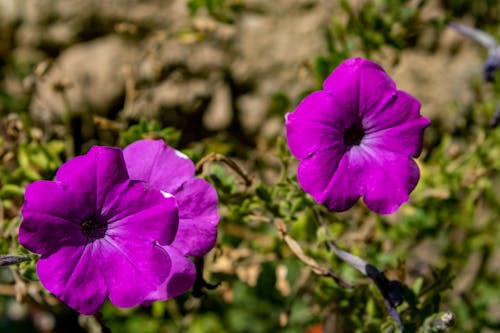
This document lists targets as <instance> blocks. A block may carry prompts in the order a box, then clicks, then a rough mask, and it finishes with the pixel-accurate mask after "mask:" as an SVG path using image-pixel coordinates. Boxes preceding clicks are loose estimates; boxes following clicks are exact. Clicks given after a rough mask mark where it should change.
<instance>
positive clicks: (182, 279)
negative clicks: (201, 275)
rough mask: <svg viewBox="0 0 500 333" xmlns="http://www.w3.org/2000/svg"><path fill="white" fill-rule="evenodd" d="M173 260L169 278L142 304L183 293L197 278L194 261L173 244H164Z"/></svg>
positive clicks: (145, 304)
mask: <svg viewBox="0 0 500 333" xmlns="http://www.w3.org/2000/svg"><path fill="white" fill-rule="evenodd" d="M163 249H164V250H165V251H166V252H167V253H168V254H169V256H170V260H171V267H170V273H169V275H168V277H167V279H166V280H165V281H164V282H163V283H162V284H161V285H160V287H158V289H156V290H155V291H154V292H152V293H151V294H149V295H148V296H147V297H146V299H145V300H144V301H143V302H142V305H144V306H147V305H150V304H151V303H152V302H154V301H164V300H167V299H169V298H172V297H175V296H178V295H181V294H183V293H185V292H186V291H188V290H189V289H190V288H191V287H192V286H193V285H194V282H195V280H196V267H195V265H194V263H193V262H192V261H191V260H190V259H189V258H187V257H186V256H184V254H182V253H181V252H180V251H179V250H178V249H176V248H175V247H172V246H163Z"/></svg>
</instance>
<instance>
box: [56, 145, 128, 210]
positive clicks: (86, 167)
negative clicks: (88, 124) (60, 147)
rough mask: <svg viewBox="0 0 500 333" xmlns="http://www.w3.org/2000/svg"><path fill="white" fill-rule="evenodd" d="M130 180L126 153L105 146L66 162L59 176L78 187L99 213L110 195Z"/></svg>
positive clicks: (93, 148) (76, 189)
mask: <svg viewBox="0 0 500 333" xmlns="http://www.w3.org/2000/svg"><path fill="white" fill-rule="evenodd" d="M127 179H128V173H127V169H126V167H125V163H124V160H123V154H122V151H121V150H120V149H119V148H113V147H104V146H93V147H92V148H90V150H89V152H88V153H87V154H85V155H81V156H77V157H75V158H73V159H71V160H69V161H68V162H66V163H64V164H63V165H62V166H61V167H60V168H59V170H58V171H57V174H56V180H58V181H60V182H62V183H64V184H66V185H67V186H70V187H72V188H75V191H78V193H79V195H81V196H85V197H86V200H88V205H92V206H94V207H95V208H96V210H97V211H100V210H101V207H102V204H103V201H104V200H105V198H106V195H107V192H108V191H109V190H110V189H112V188H113V187H114V186H116V185H118V184H120V183H123V182H124V181H126V180H127ZM94 203H95V205H94Z"/></svg>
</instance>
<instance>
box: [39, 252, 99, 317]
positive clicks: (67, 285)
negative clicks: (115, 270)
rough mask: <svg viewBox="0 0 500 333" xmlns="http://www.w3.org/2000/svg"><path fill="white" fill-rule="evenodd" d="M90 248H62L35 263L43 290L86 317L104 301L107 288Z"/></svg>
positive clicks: (94, 254)
mask: <svg viewBox="0 0 500 333" xmlns="http://www.w3.org/2000/svg"><path fill="white" fill-rule="evenodd" d="M96 259H97V258H96V253H95V249H94V248H93V245H92V244H89V245H87V246H85V245H84V244H83V243H82V244H79V246H64V247H61V248H60V249H59V250H58V251H57V252H54V253H53V254H51V255H50V256H49V257H44V256H42V257H41V258H40V259H39V260H38V264H37V273H38V277H39V278H40V281H41V282H42V284H43V286H44V287H45V288H46V289H47V290H49V291H50V292H51V293H53V294H54V295H55V296H56V297H57V298H59V299H60V300H61V301H63V302H64V303H66V304H67V305H69V306H70V307H71V308H73V309H75V310H76V311H78V312H80V313H82V314H86V315H90V314H93V313H95V312H96V311H97V310H99V308H100V307H101V305H102V304H103V303H104V301H105V300H106V297H107V295H108V288H107V286H106V281H105V279H104V276H103V275H102V273H101V267H100V264H101V262H99V261H97V260H96Z"/></svg>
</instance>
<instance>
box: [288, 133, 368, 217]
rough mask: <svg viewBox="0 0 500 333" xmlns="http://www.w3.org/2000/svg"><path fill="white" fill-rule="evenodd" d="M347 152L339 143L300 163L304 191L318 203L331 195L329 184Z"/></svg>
mask: <svg viewBox="0 0 500 333" xmlns="http://www.w3.org/2000/svg"><path fill="white" fill-rule="evenodd" d="M345 151H346V150H345V147H344V146H343V144H340V143H339V144H338V145H337V147H333V148H330V149H326V150H321V151H319V152H317V153H315V154H314V155H312V156H311V157H309V158H306V159H305V160H302V161H301V162H300V163H299V166H298V170H297V178H298V181H299V183H300V185H301V186H302V188H303V189H304V191H306V192H307V193H309V194H311V195H312V196H313V197H314V199H315V200H316V201H317V202H319V203H323V202H324V201H325V200H326V197H327V196H328V195H329V194H328V191H327V187H328V184H330V182H331V180H332V178H333V177H334V175H335V174H336V173H337V172H338V170H339V168H341V160H342V158H343V156H344V154H345ZM358 197H359V196H358ZM342 210H343V209H342Z"/></svg>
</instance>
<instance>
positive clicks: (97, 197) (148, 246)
mask: <svg viewBox="0 0 500 333" xmlns="http://www.w3.org/2000/svg"><path fill="white" fill-rule="evenodd" d="M22 215H23V221H22V223H21V227H20V230H19V242H20V243H21V244H22V245H23V246H25V247H26V248H28V249H29V250H31V251H33V252H35V253H38V254H41V258H40V259H39V261H38V264H37V273H38V277H39V278H40V281H41V282H42V284H43V285H44V287H45V288H46V289H48V290H49V291H51V292H52V293H53V294H54V295H55V296H57V297H58V298H59V299H60V300H62V301H63V302H65V303H66V304H68V305H69V306H70V307H72V308H73V309H75V310H77V311H79V312H80V313H83V314H92V313H94V312H96V311H97V310H98V309H99V308H100V306H101V305H102V304H103V303H104V301H105V300H106V298H107V297H109V299H110V300H111V302H112V303H113V304H115V305H117V306H120V307H132V306H136V305H139V304H140V303H142V302H143V300H144V299H145V297H146V296H148V295H149V294H150V293H151V292H153V291H154V290H156V289H157V288H158V286H159V285H160V284H161V283H163V282H164V281H165V279H166V278H167V276H168V274H169V272H170V268H171V266H172V264H171V259H170V257H169V253H167V252H166V251H165V250H164V249H163V248H162V247H161V245H167V244H170V243H171V242H172V241H173V239H174V237H175V234H176V232H177V226H178V211H177V206H176V202H175V200H174V199H173V198H169V197H168V196H167V197H165V196H164V195H163V194H162V193H161V192H160V191H158V190H154V189H151V188H150V186H149V185H148V184H146V183H144V182H140V181H134V180H130V179H129V176H128V173H127V169H126V167H125V162H124V160H123V154H122V151H121V150H120V149H118V148H110V147H98V146H96V147H93V148H92V149H90V151H89V152H88V153H87V154H86V155H82V156H78V157H75V158H73V159H72V160H70V161H68V162H66V163H65V164H63V165H62V166H61V168H59V170H58V171H57V174H56V181H44V180H42V181H37V182H34V183H32V184H30V185H29V186H28V187H27V188H26V194H25V203H24V206H23V209H22Z"/></svg>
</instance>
